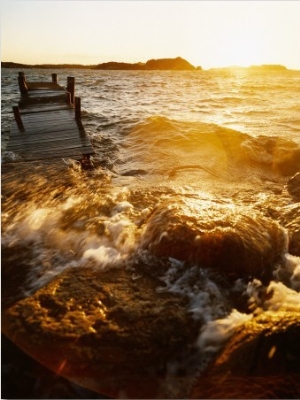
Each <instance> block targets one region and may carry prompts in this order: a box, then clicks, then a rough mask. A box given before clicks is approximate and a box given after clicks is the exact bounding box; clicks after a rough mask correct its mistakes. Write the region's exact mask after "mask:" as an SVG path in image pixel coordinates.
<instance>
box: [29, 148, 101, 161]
mask: <svg viewBox="0 0 300 400" xmlns="http://www.w3.org/2000/svg"><path fill="white" fill-rule="evenodd" d="M83 154H87V155H93V154H94V150H93V149H91V148H84V147H83V148H78V149H63V150H59V151H57V152H55V153H54V152H53V151H49V152H43V153H41V152H40V153H36V152H31V153H26V154H23V155H22V156H21V157H22V161H36V160H46V159H52V158H53V159H54V158H65V157H70V158H75V159H80V158H82V155H83Z"/></svg>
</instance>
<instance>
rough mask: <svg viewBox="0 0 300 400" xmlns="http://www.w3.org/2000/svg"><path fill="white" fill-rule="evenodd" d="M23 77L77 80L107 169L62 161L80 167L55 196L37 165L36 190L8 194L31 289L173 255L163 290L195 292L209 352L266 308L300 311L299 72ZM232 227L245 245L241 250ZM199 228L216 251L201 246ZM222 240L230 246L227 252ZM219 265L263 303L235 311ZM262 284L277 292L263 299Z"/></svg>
mask: <svg viewBox="0 0 300 400" xmlns="http://www.w3.org/2000/svg"><path fill="white" fill-rule="evenodd" d="M24 72H25V75H26V78H27V80H28V81H48V80H51V73H57V74H58V83H59V84H61V85H66V81H67V77H68V76H74V77H75V95H76V96H78V97H80V98H81V107H82V123H83V126H84V128H85V130H86V133H87V135H88V137H89V138H90V140H91V142H92V144H93V147H94V149H95V155H94V156H93V157H92V162H93V165H94V167H95V168H94V170H93V171H82V170H80V169H78V166H77V164H76V161H75V160H73V159H71V158H67V159H61V160H56V162H60V163H61V165H62V166H63V167H64V168H65V171H66V172H65V173H66V174H71V175H72V179H73V181H74V182H75V184H74V185H73V186H72V188H66V192H65V193H64V194H63V195H61V194H60V195H59V194H58V193H56V192H55V190H54V189H53V186H52V187H51V190H52V192H51V193H50V192H49V182H48V181H47V180H46V179H45V177H44V176H43V174H42V173H41V174H40V178H39V173H38V169H37V170H36V171H35V181H34V182H33V184H32V185H31V187H30V188H29V187H26V186H24V190H26V188H27V190H30V191H31V198H32V200H31V201H30V202H28V201H26V202H23V201H22V200H21V199H18V196H20V193H19V192H18V189H17V188H15V190H16V195H15V196H12V198H13V199H12V200H9V202H8V203H5V209H4V210H3V213H2V247H3V248H6V247H9V246H11V244H12V243H19V244H20V243H21V244H22V245H23V246H25V247H26V246H30V247H31V250H33V251H32V253H33V254H34V257H33V258H32V259H30V272H29V274H28V277H27V280H26V283H25V284H24V287H23V288H21V289H20V290H21V291H22V297H26V296H30V295H32V294H33V293H35V292H36V291H37V290H39V289H40V288H41V287H43V286H45V285H47V284H48V283H49V282H51V280H53V279H54V278H55V277H57V276H58V275H59V274H61V273H62V272H64V271H65V270H66V269H68V268H76V267H78V266H83V265H85V263H87V262H90V261H91V260H92V262H93V263H94V265H95V266H96V267H97V268H98V269H99V270H103V271H104V270H107V269H109V268H120V269H122V268H127V267H128V264H130V263H134V260H140V259H141V257H142V258H143V260H144V262H145V260H148V263H152V267H153V268H154V269H155V267H156V264H157V265H159V263H162V262H163V263H165V265H166V268H165V269H164V272H163V273H161V275H160V276H159V280H160V283H158V287H157V291H158V293H159V292H163V291H170V292H172V293H177V294H178V296H181V295H182V296H187V297H188V299H189V301H188V305H187V308H188V310H189V312H191V313H192V314H193V316H194V318H195V320H199V319H201V320H202V328H201V330H200V331H199V337H198V340H197V345H198V346H199V348H201V349H202V350H203V352H204V353H205V352H206V353H207V354H208V353H209V354H212V353H214V351H215V352H217V351H219V349H220V348H221V347H222V346H223V344H224V343H225V342H226V340H228V338H229V337H230V336H232V335H233V334H234V332H235V329H236V327H238V326H240V325H241V324H243V323H244V322H245V321H246V320H249V319H251V318H254V316H255V315H257V314H258V313H266V318H267V315H268V313H270V312H274V313H275V312H278V311H280V310H285V311H295V312H299V311H300V293H299V291H300V254H298V253H297V251H298V250H297V251H296V250H295V249H297V248H298V249H299V247H297V246H298V244H297V240H298V239H299V226H300V203H299V202H297V201H294V200H293V198H292V197H291V195H290V194H289V192H288V190H287V183H288V181H289V180H290V178H291V177H292V176H294V175H295V174H296V173H297V172H300V102H299V99H300V71H291V70H280V69H278V70H276V69H275V70H272V69H270V70H263V69H262V70H259V69H255V70H254V69H249V68H248V69H247V68H226V69H211V70H195V71H103V70H90V69H74V70H72V69H58V70H48V69H25V70H24ZM17 73H18V70H16V69H6V68H2V70H1V104H2V109H1V114H2V118H1V139H2V162H5V161H6V162H7V161H9V162H11V163H15V162H18V161H20V160H21V159H20V157H19V156H18V154H12V153H8V152H6V151H5V147H6V143H7V140H8V136H9V129H10V124H11V121H12V119H13V114H12V106H14V105H16V104H17V102H18V100H19V96H20V95H19V89H18V82H17ZM83 176H84V179H83ZM52 179H54V180H55V179H57V180H58V181H59V177H56V176H55V175H53V176H52ZM87 179H88V180H89V182H90V183H89V185H87V184H86V180H87ZM27 185H29V183H28V184H27ZM50 186H51V185H50ZM34 193H36V196H37V199H38V201H35V200H34V196H33V194H34ZM41 199H42V200H41ZM100 225H101V229H100V228H99V226H100ZM194 231H196V233H195V234H194ZM187 232H188V233H187ZM190 232H192V233H193V234H194V236H193V234H190ZM232 232H234V235H236V236H235V237H238V238H239V239H238V241H239V243H243V246H244V248H246V250H247V251H246V252H245V253H241V252H240V248H239V247H237V248H236V247H234V249H233V250H231V246H232V241H231V240H230V239H228V237H231V236H230V234H231V233H232ZM189 235H191V236H189ZM202 235H205V237H206V239H205V240H206V241H205V242H201V240H202V237H203V236H202ZM228 235H229V236H228ZM297 235H298V236H297ZM275 236H276V238H275ZM190 237H192V238H193V240H194V242H195V241H197V240H199V241H200V242H201V243H200V245H199V246H200V247H199V248H202V247H203V246H205V245H206V246H208V247H209V248H210V249H211V251H210V252H208V253H209V254H207V253H205V251H203V252H204V253H205V254H204V255H203V256H202V253H201V251H200V250H199V248H198V247H197V246H195V245H194V244H193V245H191V246H190V247H189V240H192V239H189V238H190ZM211 237H213V239H210V238H211ZM224 237H226V238H227V239H228V240H227V239H226V240H227V241H226V240H225V239H224V240H223V238H224ZM218 238H221V239H220V241H221V242H222V245H224V246H225V247H224V249H222V251H220V253H219V254H216V253H217V252H218V249H219V247H218V246H217V245H216V241H218ZM278 238H279V239H278ZM203 240H204V239H203ZM194 242H193V243H194ZM258 242H259V243H258ZM224 243H225V244H224ZM226 243H227V244H228V252H227V250H226V249H227V248H226ZM201 246H202V247H201ZM210 246H211V247H210ZM199 252H200V253H201V254H200V255H199ZM258 252H259V254H263V256H262V259H263V261H261V258H259V261H258V258H257V253H258ZM273 255H274V257H273ZM214 256H215V257H214ZM227 256H228V257H229V258H228V260H227V261H226V258H227ZM258 264H259V265H258ZM228 265H229V266H228ZM231 265H234V268H233V270H232V269H231V267H230V266H231ZM195 269H196V270H197V271H198V272H199V271H202V272H203V273H202V274H200V275H201V282H200V275H199V273H198V274H196V273H195ZM210 269H213V270H214V271H218V274H220V275H222V274H223V275H225V278H224V279H226V274H228V277H229V278H230V285H231V288H232V290H237V289H236V288H237V287H238V288H239V291H242V292H243V293H244V294H245V296H246V298H247V301H248V303H249V304H251V307H249V308H248V310H243V309H241V308H240V309H236V308H234V307H233V308H231V309H228V307H224V302H225V300H224V298H225V297H226V296H225V291H224V289H223V286H222V285H219V281H220V280H219V278H218V279H214V275H213V274H211V275H210V274H209V272H207V271H209V270H210ZM260 270H261V271H267V274H268V277H267V279H265V276H264V273H260ZM160 271H161V269H160ZM203 276H205V279H204V278H203ZM137 279H138V277H137ZM197 279H199V282H198V281H197ZM262 285H264V286H265V288H266V290H267V291H268V290H271V291H272V293H273V296H272V297H270V296H268V297H267V298H266V300H265V301H262V300H260V302H259V301H258V297H259V296H258V291H259V290H260V288H261V286H262ZM226 291H228V286H227V287H226Z"/></svg>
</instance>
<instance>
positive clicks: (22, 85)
mask: <svg viewBox="0 0 300 400" xmlns="http://www.w3.org/2000/svg"><path fill="white" fill-rule="evenodd" d="M18 83H19V89H20V93H21V94H22V95H26V94H27V92H28V87H27V84H26V79H25V74H24V72H19V76H18Z"/></svg>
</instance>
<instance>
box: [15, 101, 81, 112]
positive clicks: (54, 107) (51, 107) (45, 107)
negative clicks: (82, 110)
mask: <svg viewBox="0 0 300 400" xmlns="http://www.w3.org/2000/svg"><path fill="white" fill-rule="evenodd" d="M63 110H74V108H73V106H71V105H70V104H67V103H57V104H47V103H43V104H38V105H36V104H27V105H26V106H25V107H22V108H21V107H20V113H21V115H25V114H34V113H47V112H52V111H63Z"/></svg>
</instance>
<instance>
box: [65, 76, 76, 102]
mask: <svg viewBox="0 0 300 400" xmlns="http://www.w3.org/2000/svg"><path fill="white" fill-rule="evenodd" d="M67 91H68V92H70V93H71V104H74V96H75V78H74V77H73V76H68V77H67Z"/></svg>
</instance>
